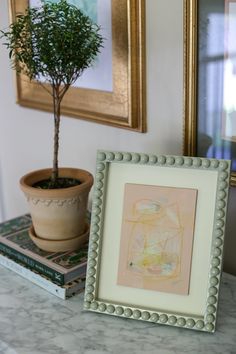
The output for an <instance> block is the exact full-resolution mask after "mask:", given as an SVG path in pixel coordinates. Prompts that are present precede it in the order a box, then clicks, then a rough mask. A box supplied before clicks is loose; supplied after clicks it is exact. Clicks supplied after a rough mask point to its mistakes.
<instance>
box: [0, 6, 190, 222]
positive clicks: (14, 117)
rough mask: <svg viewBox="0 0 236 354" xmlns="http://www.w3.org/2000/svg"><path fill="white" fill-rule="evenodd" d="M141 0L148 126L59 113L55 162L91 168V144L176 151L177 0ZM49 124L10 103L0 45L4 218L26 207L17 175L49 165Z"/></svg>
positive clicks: (4, 13)
mask: <svg viewBox="0 0 236 354" xmlns="http://www.w3.org/2000/svg"><path fill="white" fill-rule="evenodd" d="M7 3H8V1H7V0H1V1H0V27H3V28H4V27H6V26H7V24H8V6H7ZM146 4H147V6H146V17H147V19H146V21H147V121H148V132H147V133H145V134H140V133H134V132H130V131H126V130H123V129H118V128H112V127H108V126H103V125H99V124H96V123H90V122H86V121H83V120H79V119H74V118H68V117H65V118H64V117H63V119H62V126H61V145H60V165H61V166H62V165H65V166H78V167H81V168H85V169H88V170H89V171H91V172H92V173H93V172H94V171H95V160H96V150H97V149H111V150H127V151H137V152H141V151H143V152H155V153H158V154H161V153H165V154H168V153H170V154H179V153H181V149H182V119H183V117H182V114H183V113H182V112H183V106H182V92H183V82H182V81H183V0H175V1H173V0H146ZM170 8H171V11H170V10H169V9H170ZM52 130H53V120H52V115H51V114H49V113H45V112H41V111H37V110H31V109H26V108H23V107H20V106H19V105H17V104H16V103H15V86H14V73H13V72H12V70H11V69H10V64H9V59H8V53H7V50H6V49H5V48H4V47H2V46H1V47H0V162H1V164H0V166H1V167H2V183H0V188H2V189H1V190H0V198H1V203H0V207H1V205H2V207H3V208H4V210H2V214H3V216H4V218H6V219H8V218H12V217H15V216H17V215H20V214H22V213H24V212H26V211H27V206H26V202H25V199H24V196H23V195H22V193H21V191H20V190H19V186H18V181H19V179H20V177H21V176H22V175H23V174H25V173H27V172H28V171H30V170H33V169H38V168H44V167H48V166H49V167H50V166H51V159H52ZM0 177H1V176H0ZM0 180H1V178H0Z"/></svg>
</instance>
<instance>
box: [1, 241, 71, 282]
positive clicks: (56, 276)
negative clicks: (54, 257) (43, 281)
mask: <svg viewBox="0 0 236 354" xmlns="http://www.w3.org/2000/svg"><path fill="white" fill-rule="evenodd" d="M0 251H1V252H3V253H4V254H6V255H7V256H9V257H10V258H12V259H13V260H16V261H19V262H21V263H23V264H25V265H26V266H28V267H29V268H30V269H32V270H35V271H36V272H39V273H41V274H43V275H45V276H46V277H47V278H49V279H51V280H52V281H54V282H56V283H58V285H64V284H65V277H64V274H62V273H59V272H58V271H56V270H54V269H51V268H49V267H48V266H46V265H45V264H42V263H40V262H38V261H36V260H34V259H33V258H31V257H29V256H27V255H25V254H22V253H20V252H18V251H17V250H15V249H14V248H11V247H10V246H8V245H6V244H4V243H2V242H0Z"/></svg>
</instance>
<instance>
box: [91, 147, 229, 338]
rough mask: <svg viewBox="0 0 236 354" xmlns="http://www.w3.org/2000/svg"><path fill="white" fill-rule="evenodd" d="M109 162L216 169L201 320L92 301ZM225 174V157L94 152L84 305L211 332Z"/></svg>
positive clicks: (219, 262)
mask: <svg viewBox="0 0 236 354" xmlns="http://www.w3.org/2000/svg"><path fill="white" fill-rule="evenodd" d="M111 162H112V163H116V162H117V163H130V164H132V163H133V164H142V165H156V166H163V167H164V166H166V167H176V168H189V169H203V170H215V171H217V172H218V182H217V192H216V193H217V194H216V195H217V200H216V205H215V217H214V230H213V237H212V251H211V262H210V272H209V287H208V296H207V299H206V302H207V304H206V312H205V316H204V319H203V318H202V317H201V318H200V317H186V316H180V315H178V314H173V313H163V312H158V311H147V310H146V309H145V310H142V309H138V308H134V307H126V306H122V305H119V304H114V303H107V302H101V301H99V300H96V277H97V276H98V274H97V270H98V263H99V256H98V250H99V242H100V233H101V228H102V224H101V223H102V203H103V196H104V187H105V181H106V172H107V164H109V163H111ZM229 175H230V161H226V160H216V159H207V158H199V157H184V156H164V155H162V156H157V155H149V154H142V153H141V154H139V153H130V152H112V151H98V154H97V168H96V179H95V191H94V196H93V206H92V219H91V231H90V244H89V254H88V269H87V278H86V288H85V301H84V308H85V309H87V310H90V311H96V312H101V313H106V314H109V315H116V316H122V317H126V318H131V319H136V320H144V321H149V322H154V323H159V324H166V325H171V326H178V327H184V328H189V329H197V330H201V331H206V332H214V331H215V323H216V313H217V303H218V294H219V285H220V277H221V271H222V254H223V243H224V241H223V238H224V228H225V216H226V207H227V196H228V187H229Z"/></svg>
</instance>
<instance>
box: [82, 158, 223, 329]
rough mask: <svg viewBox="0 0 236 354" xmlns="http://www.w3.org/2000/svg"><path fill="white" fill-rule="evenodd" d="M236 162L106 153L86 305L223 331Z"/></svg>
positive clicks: (94, 212) (99, 163)
mask: <svg viewBox="0 0 236 354" xmlns="http://www.w3.org/2000/svg"><path fill="white" fill-rule="evenodd" d="M229 178H230V161H227V160H218V159H207V158H198V157H182V156H156V155H148V154H143V153H128V152H113V151H98V155H97V168H96V180H95V190H94V196H93V206H92V219H91V233H90V245H89V255H88V268H87V279H86V288H85V302H84V307H85V309H87V310H90V311H95V312H100V313H104V314H109V315H116V316H121V317H126V318H131V319H137V320H144V321H149V322H154V323H158V324H166V325H173V326H180V327H184V328H191V329H197V330H202V331H207V332H214V331H215V323H216V313H217V303H218V292H219V286H220V277H221V269H222V253H223V243H224V229H225V215H226V206H227V196H228V187H229Z"/></svg>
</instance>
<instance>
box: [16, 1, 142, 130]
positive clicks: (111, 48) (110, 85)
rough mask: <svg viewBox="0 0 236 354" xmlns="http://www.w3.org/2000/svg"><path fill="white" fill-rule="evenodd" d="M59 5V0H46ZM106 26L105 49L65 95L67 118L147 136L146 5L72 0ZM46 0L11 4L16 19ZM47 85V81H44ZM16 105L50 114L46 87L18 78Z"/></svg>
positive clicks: (103, 28)
mask: <svg viewBox="0 0 236 354" xmlns="http://www.w3.org/2000/svg"><path fill="white" fill-rule="evenodd" d="M47 1H57V0H47ZM68 1H69V2H70V3H72V4H73V5H76V6H78V7H80V8H81V9H82V10H83V11H84V12H85V13H86V14H87V15H89V16H90V17H91V18H92V19H93V20H94V21H95V22H96V23H98V24H99V25H100V26H101V34H102V35H103V37H104V38H105V41H104V47H103V48H102V50H101V53H100V55H99V57H98V59H97V61H96V63H95V64H94V66H93V67H92V68H89V69H87V70H86V71H85V72H84V73H83V75H82V76H81V78H79V80H78V82H76V83H75V85H73V87H71V88H70V90H69V91H68V93H67V94H66V96H65V98H64V100H63V104H62V113H63V114H65V115H68V116H73V117H76V118H82V119H86V120H89V121H94V122H97V123H103V124H107V125H112V126H116V127H120V128H125V129H131V130H134V131H138V132H145V131H146V72H145V71H146V69H145V0H128V1H126V0H68ZM41 3H42V0H21V1H17V0H9V4H10V9H11V20H14V19H15V17H16V15H17V14H19V13H24V11H25V9H26V7H27V6H28V5H29V6H39V5H40V4H41ZM42 80H43V79H42ZM17 102H18V103H19V104H20V105H22V106H25V107H30V108H36V109H42V110H46V111H51V101H50V95H48V93H47V92H46V90H44V89H43V88H42V85H40V84H39V83H37V82H35V81H32V82H30V81H29V80H28V79H27V78H26V77H23V76H22V75H21V76H19V75H18V76H17Z"/></svg>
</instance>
